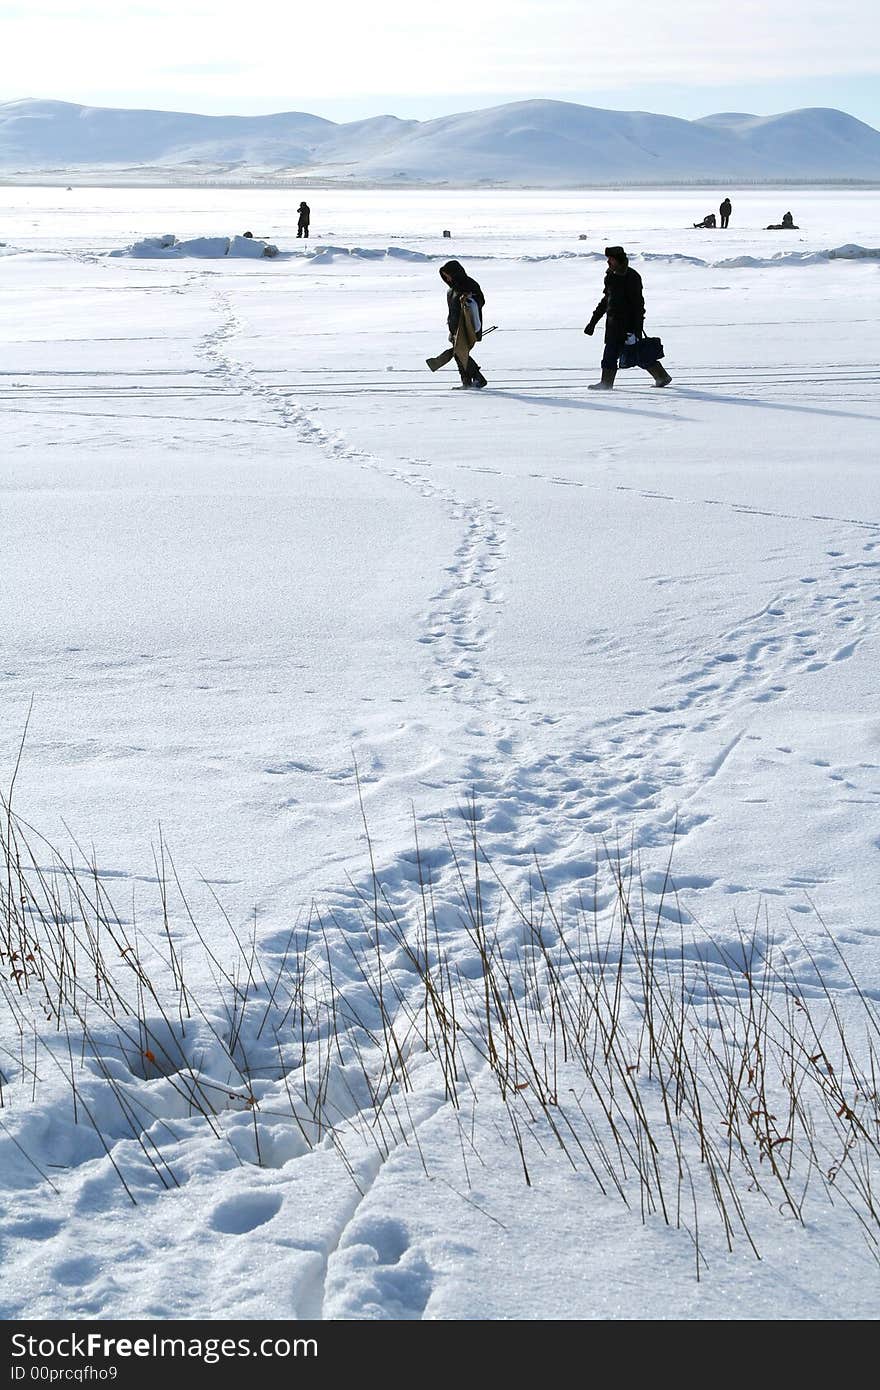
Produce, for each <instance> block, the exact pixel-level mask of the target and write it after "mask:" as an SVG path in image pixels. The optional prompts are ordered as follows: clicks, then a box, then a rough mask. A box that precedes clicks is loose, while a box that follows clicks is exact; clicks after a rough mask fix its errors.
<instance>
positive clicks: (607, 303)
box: [584, 246, 672, 391]
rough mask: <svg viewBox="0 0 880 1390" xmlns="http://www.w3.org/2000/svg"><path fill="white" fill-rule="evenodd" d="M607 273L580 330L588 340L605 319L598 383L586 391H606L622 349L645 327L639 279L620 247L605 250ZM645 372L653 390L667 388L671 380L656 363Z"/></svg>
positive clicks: (610, 384) (609, 388) (612, 383)
mask: <svg viewBox="0 0 880 1390" xmlns="http://www.w3.org/2000/svg"><path fill="white" fill-rule="evenodd" d="M605 256H606V258H607V261H608V269H607V271H606V272H605V290H604V293H603V295H602V298H601V299H600V300H599V303H598V304H597V305H596V307H595V309H594V310H593V317H592V318H591V319H590V322H589V323H588V324H587V326H586V328H585V329H584V332H585V333H588V334H589V335H590V336H591V337H592V335H593V333H595V331H596V325H597V323H598V322H599V320H600V319H601V318H602V316H603V314H604V315H605V351H604V352H603V354H602V380H601V381H597V382H594V384H593V385H592V386H590V387H589V388H588V389H589V390H590V391H610V390H611V388H612V387H613V385H614V378H615V376H616V375H617V361H618V358H619V357H620V354H621V351H622V349H623V347H624V345H625V344H626V343H628V342H631V343H634V342H636V340H637V339H638V338H640V337H641V336H642V333H643V332H644V325H645V298H644V295H643V293H642V277H641V275H639V273H638V271H637V270H633V268H632V266H631V265H630V263H629V260H628V259H627V255H626V252H625V251H624V249H623V247H622V246H606V247H605ZM645 371H646V372H648V373H649V375H650V376H652V377H653V378H654V385H655V386H668V385H669V383H670V381H671V380H672V377H671V376H670V375H669V373H668V372H667V371H666V369H665V368H664V367H661V365H660V363H659V362H652V363H651V364H650V366H646V367H645Z"/></svg>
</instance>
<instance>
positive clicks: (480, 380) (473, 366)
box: [468, 358, 489, 386]
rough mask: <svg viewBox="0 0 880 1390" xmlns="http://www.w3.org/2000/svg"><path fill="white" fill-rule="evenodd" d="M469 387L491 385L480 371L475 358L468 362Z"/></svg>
mask: <svg viewBox="0 0 880 1390" xmlns="http://www.w3.org/2000/svg"><path fill="white" fill-rule="evenodd" d="M468 385H469V386H488V385H489V383H488V381H487V380H486V378H485V377H484V376H483V373H482V372H481V371H480V367H479V364H478V363H477V362H475V361H474V359H473V358H471V359H470V361H469V362H468Z"/></svg>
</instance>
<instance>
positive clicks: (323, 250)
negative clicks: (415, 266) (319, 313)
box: [300, 246, 441, 265]
mask: <svg viewBox="0 0 880 1390" xmlns="http://www.w3.org/2000/svg"><path fill="white" fill-rule="evenodd" d="M300 254H301V255H304V256H305V257H306V258H307V259H308V260H309V261H311V263H312V265H330V264H332V262H333V261H335V260H336V258H337V257H338V256H348V257H351V256H353V257H354V258H355V259H356V260H361V261H384V260H397V261H436V260H440V259H441V258H440V257H439V256H430V255H428V254H427V253H426V252H425V251H410V250H409V249H408V248H407V247H405V246H386V247H384V248H383V247H381V246H316V247H314V248H310V249H309V250H308V251H306V252H301V253H300Z"/></svg>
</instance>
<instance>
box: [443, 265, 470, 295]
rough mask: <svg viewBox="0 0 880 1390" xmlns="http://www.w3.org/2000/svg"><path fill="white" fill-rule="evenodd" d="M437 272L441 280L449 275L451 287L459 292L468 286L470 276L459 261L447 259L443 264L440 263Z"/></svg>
mask: <svg viewBox="0 0 880 1390" xmlns="http://www.w3.org/2000/svg"><path fill="white" fill-rule="evenodd" d="M439 273H440V278H441V280H443V279H445V278H446V277H447V276H448V277H449V280H450V281H451V284H452V288H453V289H454V290H458V292H459V294H461V292H462V291H463V290H466V289H467V288H468V281H469V280H470V276H469V275H468V273H467V271H466V270H465V268H464V266H463V265H462V264H461V261H447V262H446V264H445V265H441V267H440V272H439Z"/></svg>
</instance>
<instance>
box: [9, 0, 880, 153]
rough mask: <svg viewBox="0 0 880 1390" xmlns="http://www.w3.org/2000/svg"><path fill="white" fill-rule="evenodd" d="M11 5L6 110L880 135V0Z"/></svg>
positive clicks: (26, 1) (93, 0)
mask: <svg viewBox="0 0 880 1390" xmlns="http://www.w3.org/2000/svg"><path fill="white" fill-rule="evenodd" d="M0 4H2V9H0V101H12V100H15V99H17V98H21V97H43V98H56V99H58V100H62V101H73V102H80V103H82V104H84V105H95V106H129V107H152V108H158V109H166V110H178V111H181V110H182V111H198V112H205V113H206V114H213V115H218V114H227V115H257V114H267V113H269V112H275V111H292V110H299V111H311V112H314V113H315V114H317V115H323V116H329V117H330V118H331V119H333V120H354V119H357V118H359V117H364V116H372V115H378V114H381V113H384V112H391V113H393V114H394V115H398V116H410V117H412V116H415V117H417V118H419V119H425V118H427V117H430V116H436V115H443V114H449V113H452V112H456V111H463V110H468V109H470V108H472V107H481V106H489V105H495V104H499V103H501V102H504V101H515V100H519V99H522V98H527V97H555V98H558V99H559V100H564V101H580V102H584V103H586V104H588V105H594V106H610V107H616V108H623V109H641V110H651V111H659V112H666V113H668V114H670V115H678V116H689V117H693V116H699V115H706V114H709V113H711V112H717V111H755V112H757V113H759V114H768V113H770V112H776V111H783V110H790V109H792V108H794V107H798V106H837V107H840V108H841V109H843V110H847V111H849V112H851V114H853V115H855V116H858V117H859V118H860V119H862V120H865V121H868V122H869V123H870V124H872V125H875V126H880V21H878V19H877V17H876V15H877V8H878V7H877V4H876V0H836V3H835V0H831V2H830V3H829V0H776V3H772V0H739V3H738V4H737V5H736V7H734V6H733V5H730V6H729V7H727V8H725V7H721V6H719V5H718V3H717V0H627V3H625V4H620V3H618V4H614V5H608V4H601V5H600V4H598V3H596V0H541V3H538V0H478V3H477V4H475V5H469V6H462V5H452V4H447V5H443V4H436V5H433V6H431V8H430V12H429V11H428V10H427V8H426V7H425V5H424V4H423V3H422V2H421V0H382V3H381V4H378V5H368V4H367V3H366V0H362V2H361V3H353V0H332V3H330V4H326V5H319V4H316V3H314V0H305V3H302V2H301V3H299V4H297V3H296V0H292V3H291V0H282V3H277V0H276V3H266V0H262V3H260V0H152V3H150V2H149V0H133V3H132V4H130V5H129V6H127V7H126V6H125V5H124V0H78V2H77V3H74V2H73V0H0ZM462 17H463V19H462Z"/></svg>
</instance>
